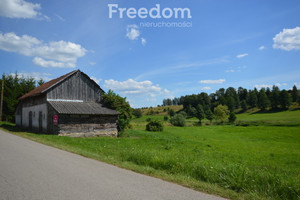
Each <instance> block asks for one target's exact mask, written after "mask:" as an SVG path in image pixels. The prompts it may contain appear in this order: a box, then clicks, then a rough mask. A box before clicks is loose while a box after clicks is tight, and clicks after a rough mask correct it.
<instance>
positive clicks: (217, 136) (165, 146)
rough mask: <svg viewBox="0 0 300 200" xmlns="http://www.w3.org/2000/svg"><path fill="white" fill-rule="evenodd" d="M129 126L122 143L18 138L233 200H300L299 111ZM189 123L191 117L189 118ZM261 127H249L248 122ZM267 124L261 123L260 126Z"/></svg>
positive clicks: (29, 135)
mask: <svg viewBox="0 0 300 200" xmlns="http://www.w3.org/2000/svg"><path fill="white" fill-rule="evenodd" d="M148 117H152V118H156V119H159V120H163V116H161V115H159V116H143V117H142V118H139V119H134V120H133V121H132V124H133V128H132V129H130V130H127V134H125V137H122V138H110V137H99V138H69V137H60V136H52V135H39V134H34V133H24V132H18V131H17V130H16V129H15V128H14V127H12V126H11V125H2V127H3V128H5V129H10V130H12V131H14V132H15V133H16V134H18V135H22V136H23V137H26V138H30V139H32V140H35V141H38V142H41V143H45V144H48V145H52V146H55V147H58V148H61V149H64V150H67V151H71V152H74V153H78V154H80V155H83V156H86V157H90V158H94V159H98V160H102V161H105V162H108V163H112V164H114V165H118V166H120V167H123V168H127V169H131V170H134V171H137V172H140V173H145V174H149V175H152V176H156V177H159V178H163V179H165V180H169V181H172V182H177V183H179V184H182V185H185V186H188V187H191V188H194V189H197V190H200V191H205V192H208V193H213V194H217V195H220V196H223V197H227V198H231V199H300V110H295V111H284V112H277V113H256V114H255V113H245V114H239V115H237V120H238V121H242V122H243V123H246V124H247V126H235V125H206V126H188V127H173V126H170V124H169V123H167V122H164V123H165V127H164V131H163V132H147V131H145V125H146V121H145V120H146V118H148ZM189 120H190V123H189V124H190V125H192V123H191V122H193V121H195V119H189ZM253 121H255V122H259V123H257V124H254V125H253V124H252V122H253ZM264 123H266V124H267V125H264Z"/></svg>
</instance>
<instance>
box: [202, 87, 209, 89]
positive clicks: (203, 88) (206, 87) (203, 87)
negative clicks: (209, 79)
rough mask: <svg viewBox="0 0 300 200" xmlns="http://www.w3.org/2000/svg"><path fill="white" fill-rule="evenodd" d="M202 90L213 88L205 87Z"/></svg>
mask: <svg viewBox="0 0 300 200" xmlns="http://www.w3.org/2000/svg"><path fill="white" fill-rule="evenodd" d="M202 90H211V87H203V88H202Z"/></svg>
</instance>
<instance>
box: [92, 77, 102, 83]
mask: <svg viewBox="0 0 300 200" xmlns="http://www.w3.org/2000/svg"><path fill="white" fill-rule="evenodd" d="M91 79H92V80H94V81H95V82H96V83H97V84H99V83H100V81H102V78H96V77H93V76H92V77H91Z"/></svg>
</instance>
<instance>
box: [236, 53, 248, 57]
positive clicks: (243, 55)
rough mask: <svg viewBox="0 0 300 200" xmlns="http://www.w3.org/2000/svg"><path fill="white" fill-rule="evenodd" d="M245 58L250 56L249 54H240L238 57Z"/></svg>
mask: <svg viewBox="0 0 300 200" xmlns="http://www.w3.org/2000/svg"><path fill="white" fill-rule="evenodd" d="M245 56H248V54H247V53H244V54H239V55H237V56H236V57H237V58H243V57H245Z"/></svg>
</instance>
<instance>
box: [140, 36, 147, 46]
mask: <svg viewBox="0 0 300 200" xmlns="http://www.w3.org/2000/svg"><path fill="white" fill-rule="evenodd" d="M141 41H142V45H143V46H145V45H146V43H147V40H146V39H145V38H141Z"/></svg>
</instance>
